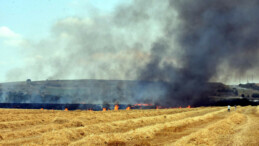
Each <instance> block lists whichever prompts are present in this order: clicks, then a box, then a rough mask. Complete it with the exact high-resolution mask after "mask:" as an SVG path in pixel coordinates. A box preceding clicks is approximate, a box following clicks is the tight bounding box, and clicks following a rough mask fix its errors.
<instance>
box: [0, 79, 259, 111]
mask: <svg viewBox="0 0 259 146" xmlns="http://www.w3.org/2000/svg"><path fill="white" fill-rule="evenodd" d="M167 86H168V85H167V83H163V82H148V81H111V80H47V81H34V82H32V81H31V80H30V79H28V80H27V81H25V82H16V83H2V84H0V97H1V99H0V108H20V109H41V110H45V109H48V110H52V109H54V110H65V111H68V110H90V111H109V110H132V109H166V108H191V107H199V106H226V105H229V104H230V105H241V106H242V105H243V106H245V105H258V101H259V100H258V97H259V96H257V95H258V93H257V92H255V93H254V92H251V89H249V88H250V87H251V88H255V86H252V85H242V84H240V85H238V86H227V85H224V84H222V83H209V86H210V88H211V90H209V96H208V97H206V101H207V102H203V101H204V100H203V101H199V102H196V103H195V102H194V103H191V102H189V101H184V102H182V101H181V102H179V101H177V100H176V101H175V102H174V100H171V102H168V103H169V104H168V103H166V102H167V101H166V100H167V98H165V96H166V92H167V91H166V90H164V89H167V88H168V87H167ZM256 87H257V86H256ZM96 101H98V102H96ZM197 101H198V100H197ZM208 101H210V102H208ZM165 103H166V104H165Z"/></svg>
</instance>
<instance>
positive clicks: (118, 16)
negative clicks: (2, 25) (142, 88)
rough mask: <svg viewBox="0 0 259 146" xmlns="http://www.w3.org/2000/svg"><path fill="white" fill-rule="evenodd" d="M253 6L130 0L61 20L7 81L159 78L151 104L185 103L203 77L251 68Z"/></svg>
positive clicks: (220, 0) (254, 63)
mask: <svg viewBox="0 0 259 146" xmlns="http://www.w3.org/2000/svg"><path fill="white" fill-rule="evenodd" d="M258 3H259V2H258V1H257V0H251V1H244V0H235V1H227V0H217V1H201V0H196V1H190V0H181V1H176V0H167V1H156V0H149V1H145V0H135V1H133V2H132V3H130V4H127V5H121V6H119V7H117V9H116V10H115V11H114V12H112V13H110V14H107V15H100V14H98V13H97V14H93V16H92V17H90V18H80V17H69V18H65V19H61V20H59V21H57V22H56V23H55V24H54V25H53V27H52V29H51V35H50V36H49V38H46V39H45V40H41V41H39V42H31V44H30V45H29V46H30V47H29V48H27V51H25V54H26V55H27V56H28V60H27V62H28V64H27V66H26V67H25V68H20V69H13V70H11V71H10V72H9V73H8V75H7V80H24V79H25V78H32V79H33V80H41V79H46V78H48V79H82V78H87V79H137V80H151V81H166V82H169V88H168V93H167V96H165V98H164V99H157V102H159V101H163V102H164V103H166V102H169V103H177V104H178V103H181V104H192V103H195V102H197V101H199V100H201V99H203V98H200V97H206V92H207V84H206V83H207V82H208V81H225V82H226V81H228V80H230V78H231V77H233V76H234V77H236V78H239V77H242V76H245V75H247V73H249V72H250V71H251V70H252V71H253V72H254V73H257V72H258V53H259V52H258V50H259V40H258V39H259V38H258V34H259V29H258V23H259V17H258V16H257V15H258V12H259V9H258V7H259V5H258ZM219 79H220V80H219Z"/></svg>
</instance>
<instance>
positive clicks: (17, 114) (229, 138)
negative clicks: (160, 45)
mask: <svg viewBox="0 0 259 146" xmlns="http://www.w3.org/2000/svg"><path fill="white" fill-rule="evenodd" d="M115 109H116V108H115ZM0 115H1V116H0V145H22V144H23V145H28V144H30V145H51V144H55V145H56V144H58V145H258V143H259V137H258V135H259V124H258V121H259V106H257V107H256V106H247V107H237V109H236V110H234V108H232V109H231V112H227V108H226V107H200V108H172V109H147V110H139V109H138V110H137V109H135V110H132V109H127V110H104V111H83V110H75V111H70V110H65V111H62V110H45V109H34V110H33V109H30V110H26V109H1V110H0Z"/></svg>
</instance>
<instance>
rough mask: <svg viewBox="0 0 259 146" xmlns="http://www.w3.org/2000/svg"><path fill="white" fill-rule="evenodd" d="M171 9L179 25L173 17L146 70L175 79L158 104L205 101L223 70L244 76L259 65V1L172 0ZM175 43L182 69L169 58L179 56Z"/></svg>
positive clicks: (153, 76)
mask: <svg viewBox="0 0 259 146" xmlns="http://www.w3.org/2000/svg"><path fill="white" fill-rule="evenodd" d="M170 9H171V10H173V11H175V10H176V13H177V20H178V21H179V22H178V24H177V27H175V26H174V25H171V24H172V21H173V20H172V19H170V18H168V19H167V22H166V23H167V27H166V29H165V36H163V38H162V39H161V40H158V41H156V42H155V43H154V44H153V47H152V59H151V61H150V62H149V63H148V64H147V66H146V68H144V69H143V70H142V71H141V73H140V79H143V80H160V81H169V84H170V88H168V94H167V97H166V99H159V101H158V102H160V103H162V104H166V103H168V104H198V102H204V98H206V97H208V94H207V92H209V91H208V90H209V89H208V84H207V83H208V81H210V80H211V79H212V78H215V77H216V76H218V75H220V74H221V68H228V70H229V71H231V70H233V71H235V72H238V73H239V74H242V73H245V72H246V71H247V70H249V69H251V68H254V67H255V66H256V65H258V53H259V36H258V34H259V28H258V26H259V16H258V14H259V1H258V0H251V1H245V0H235V1H229V0H217V1H214V0H211V1H203V0H195V1H190V0H181V1H176V0H171V1H170V4H169V6H168V10H170ZM161 15H163V14H161ZM175 28H177V29H175ZM171 41H176V42H177V43H178V45H179V46H178V47H179V49H180V50H181V51H180V53H178V56H179V58H178V61H179V62H180V66H178V67H177V66H175V65H174V64H172V63H167V62H164V61H163V58H164V56H166V55H168V54H171V55H172V56H175V54H174V53H175V51H171V50H172V49H174V46H171V45H170V44H171ZM205 100H206V99H205ZM164 101H166V102H164Z"/></svg>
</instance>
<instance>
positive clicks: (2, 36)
mask: <svg viewBox="0 0 259 146" xmlns="http://www.w3.org/2000/svg"><path fill="white" fill-rule="evenodd" d="M124 2H125V1H124ZM120 3H122V1H121V0H0V82H5V81H6V79H5V77H6V74H7V73H8V71H9V70H11V69H12V68H19V67H21V68H22V66H23V65H24V62H25V61H24V59H25V58H24V56H23V55H22V54H23V53H22V52H23V51H25V50H23V49H24V48H22V45H20V44H24V45H26V42H23V41H24V40H26V39H30V40H36V41H37V40H40V39H43V38H45V37H47V36H48V34H49V33H50V30H51V27H52V25H53V24H54V23H55V22H56V21H58V20H60V19H63V18H66V17H74V16H76V17H90V16H91V13H94V11H97V10H98V12H99V13H101V14H102V13H103V14H106V13H110V12H112V11H113V10H114V8H115V7H116V6H117V5H119V4H120ZM17 44H19V45H17Z"/></svg>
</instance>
